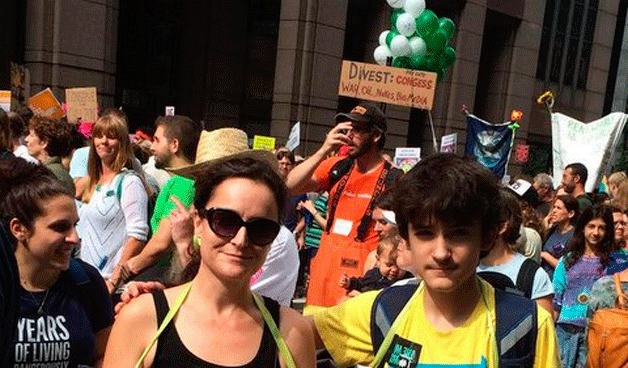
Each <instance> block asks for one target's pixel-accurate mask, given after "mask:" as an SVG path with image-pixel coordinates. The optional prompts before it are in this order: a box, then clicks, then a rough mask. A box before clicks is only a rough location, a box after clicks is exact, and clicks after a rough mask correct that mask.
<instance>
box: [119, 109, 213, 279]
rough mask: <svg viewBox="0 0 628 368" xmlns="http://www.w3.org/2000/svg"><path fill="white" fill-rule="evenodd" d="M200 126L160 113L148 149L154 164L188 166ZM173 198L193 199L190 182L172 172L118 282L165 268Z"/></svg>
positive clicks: (159, 272) (185, 201) (186, 202)
mask: <svg viewBox="0 0 628 368" xmlns="http://www.w3.org/2000/svg"><path fill="white" fill-rule="evenodd" d="M202 130H203V128H202V127H201V125H200V124H198V123H196V122H194V121H193V120H192V119H190V118H188V117H186V116H180V115H174V116H161V117H159V118H157V120H156V121H155V135H154V138H153V143H152V145H151V148H150V150H151V152H152V154H153V156H154V157H155V167H156V168H158V169H165V168H168V169H172V168H178V167H182V166H187V165H191V164H193V163H194V159H195V157H196V146H197V145H198V140H199V137H200V135H201V131H202ZM172 196H175V197H177V198H178V199H179V200H180V201H181V202H182V203H183V204H184V205H185V206H186V207H188V208H189V207H190V205H191V204H192V201H193V200H194V181H193V180H191V179H188V178H184V177H182V176H179V175H173V176H172V177H171V178H170V180H168V182H167V183H166V185H165V186H164V187H163V189H162V190H161V191H160V192H159V196H158V197H157V201H156V202H155V210H154V212H153V216H152V217H151V219H150V227H151V231H152V234H153V236H152V238H151V239H150V241H149V242H148V243H147V244H146V246H145V247H144V249H143V250H142V252H141V253H140V254H138V255H137V256H135V257H133V258H131V259H129V260H128V261H127V263H126V264H124V266H123V267H122V269H117V270H116V271H114V274H117V273H118V272H122V279H121V281H122V282H123V281H125V279H128V278H129V277H131V276H133V275H137V274H139V273H140V272H142V271H143V270H146V269H147V268H149V267H151V266H153V265H155V264H156V263H157V265H156V267H155V268H153V269H152V270H151V271H153V272H149V273H147V274H146V275H142V276H145V277H141V278H142V279H144V278H153V277H160V276H162V275H163V273H164V272H165V271H166V270H167V268H168V266H169V264H170V259H171V256H172V253H171V250H172V249H173V248H174V247H172V245H174V243H173V242H172V238H171V234H170V222H169V220H168V218H169V216H170V213H171V212H172V210H174V209H175V208H176V206H175V204H174V202H173V201H172V199H171V197H172Z"/></svg>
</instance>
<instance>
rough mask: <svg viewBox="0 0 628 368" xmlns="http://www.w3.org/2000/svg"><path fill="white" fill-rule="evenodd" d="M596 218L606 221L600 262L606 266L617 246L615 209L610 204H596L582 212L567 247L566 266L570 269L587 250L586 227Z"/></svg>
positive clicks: (599, 253) (598, 251)
mask: <svg viewBox="0 0 628 368" xmlns="http://www.w3.org/2000/svg"><path fill="white" fill-rule="evenodd" d="M595 219H602V220H603V221H604V223H605V225H606V226H605V233H604V238H603V239H602V241H601V242H600V244H599V246H598V247H597V249H596V251H597V253H596V255H597V256H598V257H600V263H602V266H603V267H606V266H607V265H608V262H609V255H610V254H611V252H612V251H613V247H614V246H615V224H614V223H613V211H612V210H611V208H610V207H609V206H606V205H600V204H596V205H593V206H591V207H588V208H587V209H586V210H584V211H583V212H582V214H581V215H580V218H578V223H577V224H576V228H575V230H574V232H573V237H572V238H571V240H570V241H569V243H568V244H567V247H566V248H565V268H566V269H567V270H569V269H570V268H571V266H573V265H574V264H576V262H578V261H579V260H580V258H582V255H583V254H584V250H585V239H584V228H585V227H586V226H587V224H588V223H589V222H590V221H592V220H595Z"/></svg>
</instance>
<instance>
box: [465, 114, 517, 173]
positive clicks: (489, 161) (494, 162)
mask: <svg viewBox="0 0 628 368" xmlns="http://www.w3.org/2000/svg"><path fill="white" fill-rule="evenodd" d="M511 125H514V124H513V123H511V122H506V123H503V124H491V123H489V122H488V121H486V120H482V119H480V118H478V117H477V116H475V115H473V114H468V115H467V141H466V144H465V154H466V155H468V156H470V157H473V158H474V159H475V160H476V161H477V162H479V163H480V164H482V166H484V167H486V168H488V169H489V170H491V171H492V172H494V173H495V175H497V176H498V177H500V178H502V177H504V175H506V166H507V165H508V157H509V156H510V149H511V143H512V140H513V137H514V131H515V129H513V128H512V127H511Z"/></svg>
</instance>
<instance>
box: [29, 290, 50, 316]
mask: <svg viewBox="0 0 628 368" xmlns="http://www.w3.org/2000/svg"><path fill="white" fill-rule="evenodd" d="M27 291H28V290H27ZM49 292H50V289H48V290H46V294H44V298H43V299H42V300H41V302H39V300H37V298H35V294H33V293H32V292H31V291H28V293H29V294H30V295H31V298H33V300H34V301H35V304H39V307H38V308H37V314H38V315H40V316H42V315H43V314H44V305H45V304H46V299H47V298H48V293H49Z"/></svg>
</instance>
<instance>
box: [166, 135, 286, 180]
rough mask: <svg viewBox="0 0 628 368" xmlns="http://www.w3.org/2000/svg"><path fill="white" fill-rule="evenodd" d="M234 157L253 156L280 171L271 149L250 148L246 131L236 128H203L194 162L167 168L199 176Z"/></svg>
mask: <svg viewBox="0 0 628 368" xmlns="http://www.w3.org/2000/svg"><path fill="white" fill-rule="evenodd" d="M232 158H252V159H255V160H258V161H262V162H266V163H267V164H269V165H270V167H272V168H273V170H275V171H278V164H277V159H276V158H275V155H273V154H272V153H271V152H269V151H263V150H253V149H250V148H249V143H248V138H247V136H246V133H245V132H244V131H242V130H240V129H235V128H221V129H216V130H212V131H211V132H208V131H206V130H203V131H202V132H201V137H200V139H199V141H198V146H197V148H196V160H195V161H194V164H193V165H188V166H183V167H177V168H167V169H166V170H168V171H169V172H171V173H173V174H177V175H181V176H186V177H191V178H197V177H199V176H200V175H202V174H203V173H207V172H208V171H209V170H211V168H213V167H215V166H216V165H218V164H221V163H223V162H225V161H227V160H230V159H232Z"/></svg>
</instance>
